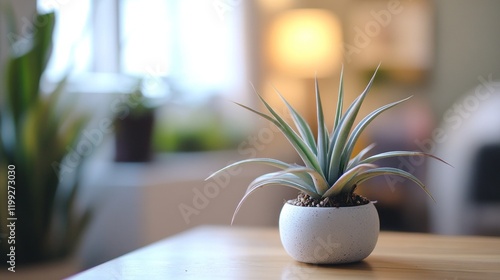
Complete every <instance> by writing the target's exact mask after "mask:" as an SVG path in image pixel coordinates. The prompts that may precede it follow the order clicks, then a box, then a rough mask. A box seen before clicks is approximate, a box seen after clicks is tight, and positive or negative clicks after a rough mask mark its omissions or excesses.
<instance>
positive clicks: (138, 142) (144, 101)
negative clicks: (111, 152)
mask: <svg viewBox="0 0 500 280" xmlns="http://www.w3.org/2000/svg"><path fill="white" fill-rule="evenodd" d="M148 101H151V100H149V99H148V98H146V97H145V96H144V95H143V93H142V91H141V89H140V85H139V87H138V88H137V89H136V90H135V91H134V92H132V93H130V94H129V95H128V96H127V102H126V103H127V104H128V107H127V111H126V113H127V114H122V113H121V114H118V115H117V116H115V118H114V127H115V161H117V162H147V161H149V160H151V153H152V152H151V150H152V134H153V127H154V121H155V110H156V105H154V104H152V102H148Z"/></svg>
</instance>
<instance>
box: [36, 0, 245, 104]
mask: <svg viewBox="0 0 500 280" xmlns="http://www.w3.org/2000/svg"><path fill="white" fill-rule="evenodd" d="M216 1H217V0H216ZM216 1H196V0H106V1H103V0H93V1H92V0H66V1H61V0H52V1H51V0H45V1H44V0H39V1H38V6H39V10H42V11H43V10H49V9H55V10H56V11H57V13H58V23H57V26H56V32H55V46H54V51H53V55H52V60H51V62H50V64H49V68H48V71H47V76H48V77H50V78H52V79H56V78H58V77H60V76H62V75H63V74H64V73H65V71H66V70H67V69H68V67H71V73H72V76H74V77H78V76H79V75H82V74H85V73H88V72H112V73H121V74H130V75H139V76H142V77H144V78H145V79H148V78H154V79H159V78H161V79H162V81H168V82H169V83H170V84H171V85H173V86H175V88H176V91H178V92H180V93H182V96H183V98H187V99H196V100H204V99H207V98H210V97H211V96H213V95H230V94H231V97H230V98H231V99H232V100H235V99H239V98H238V97H237V96H234V94H235V93H237V92H246V90H242V89H244V88H247V81H246V80H247V79H246V69H245V66H244V65H246V63H245V61H244V60H245V57H246V56H245V49H244V45H243V41H244V38H243V37H244V33H243V7H242V4H241V5H240V6H235V5H233V6H232V7H233V9H231V11H230V13H229V12H226V13H225V14H224V15H221V14H220V13H219V11H218V10H217V7H216V5H215V2H216ZM222 16H224V17H222Z"/></svg>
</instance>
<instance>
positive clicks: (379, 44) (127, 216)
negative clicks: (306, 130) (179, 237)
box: [0, 0, 500, 271]
mask: <svg viewBox="0 0 500 280" xmlns="http://www.w3.org/2000/svg"><path fill="white" fill-rule="evenodd" d="M0 3H1V4H2V6H1V9H2V13H1V17H0V28H1V29H0V30H1V33H0V34H2V35H1V36H2V37H1V39H0V66H1V68H0V71H1V72H0V73H1V77H2V78H3V80H2V90H3V88H4V84H6V83H8V81H9V77H12V76H11V75H10V74H9V73H10V72H9V71H12V69H11V68H8V65H9V62H8V61H9V57H11V56H12V55H16V52H18V51H19V49H20V47H19V43H18V42H23V41H26V42H28V41H30V40H31V39H33V38H35V37H36V36H37V35H36V34H37V30H38V29H39V28H40V27H41V26H45V25H46V23H45V22H44V21H41V20H40V19H38V18H36V17H35V16H34V15H35V13H36V11H38V12H39V13H47V12H51V11H53V12H55V18H56V23H55V26H54V30H53V46H52V53H51V56H50V60H48V62H47V65H46V67H45V69H44V72H43V76H41V82H40V91H41V96H42V97H41V98H42V99H43V98H44V96H48V95H50V94H48V93H49V92H51V91H52V90H53V89H54V88H56V87H57V86H58V85H60V82H61V80H62V79H63V78H65V83H64V87H63V90H62V93H61V96H60V99H61V100H63V101H64V102H62V101H61V103H63V104H67V103H71V104H72V107H71V109H69V110H70V113H69V114H68V115H65V116H64V117H62V119H63V120H65V119H66V118H71V116H74V115H79V114H81V115H85V116H86V122H85V125H84V126H82V127H80V129H79V130H78V133H77V138H75V140H74V141H73V142H71V144H67V145H65V146H61V147H59V148H61V149H62V150H63V151H65V154H64V156H63V157H61V159H60V161H56V160H54V161H52V162H51V163H48V164H45V165H44V166H43V168H47V166H48V165H50V168H49V169H50V170H52V171H53V172H54V174H58V176H59V178H61V174H64V176H67V177H71V178H74V179H73V180H75V181H76V182H78V189H77V191H75V193H76V194H75V199H74V204H72V205H74V208H75V209H76V210H75V211H74V215H75V216H76V217H81V215H82V213H86V212H87V210H88V209H90V210H91V211H90V213H91V214H90V215H89V218H88V221H87V222H86V223H85V224H86V226H85V227H83V230H81V232H82V234H81V238H80V239H79V241H78V242H77V245H76V247H75V250H74V251H73V252H72V253H71V254H70V256H71V260H72V261H71V268H70V271H71V269H73V270H75V269H78V270H80V269H85V268H88V267H91V266H95V265H97V264H99V263H102V262H104V261H106V260H109V259H112V258H115V257H117V256H120V255H122V254H124V253H126V252H129V251H131V250H134V249H136V248H139V247H142V246H144V245H146V244H149V243H151V242H154V241H157V240H160V239H162V238H164V237H167V236H170V235H172V234H176V233H179V232H181V231H183V230H186V229H189V228H192V227H194V226H197V225H202V224H223V225H228V224H229V223H230V220H231V216H232V213H233V210H234V209H235V207H236V205H237V203H238V201H239V199H240V198H241V196H242V194H243V193H244V191H245V189H246V186H247V184H248V183H249V182H251V180H252V179H253V178H254V177H255V176H257V175H259V174H261V173H263V172H266V171H267V169H266V168H263V167H259V166H256V167H253V166H247V167H245V168H241V169H238V170H233V171H232V172H231V173H226V174H223V175H222V176H219V177H217V178H215V179H214V180H210V181H204V179H205V178H206V177H207V176H208V175H209V174H211V172H213V171H215V170H217V169H219V168H220V167H223V166H225V165H226V164H228V163H230V162H234V161H237V160H239V159H243V158H249V157H276V158H278V159H281V160H284V161H287V162H298V161H299V160H300V159H299V158H298V157H297V156H296V155H295V154H294V152H293V151H292V149H291V147H290V146H289V145H288V143H287V142H286V140H284V139H283V138H282V137H281V136H280V135H279V133H277V131H276V129H275V128H274V127H272V126H271V125H270V124H268V123H266V122H264V121H262V120H259V119H258V118H255V116H254V115H252V114H250V113H249V112H247V111H245V110H242V109H241V108H239V107H238V106H236V105H235V104H234V103H233V102H239V103H243V104H246V105H249V106H251V107H254V108H259V106H260V105H259V104H258V102H257V100H256V96H255V94H254V92H253V88H255V90H256V91H257V92H259V93H261V94H262V95H263V96H264V97H265V98H266V99H267V100H269V102H270V103H271V104H272V105H273V106H280V101H279V100H278V99H277V95H276V94H275V92H274V89H273V87H276V88H277V89H278V90H279V91H280V92H281V93H282V94H283V95H284V96H285V98H287V99H288V100H289V101H290V103H291V104H292V105H293V106H295V107H296V108H297V109H298V111H300V112H302V113H304V114H305V115H306V116H307V117H308V118H309V119H313V118H314V115H315V111H314V106H313V104H314V98H313V96H314V83H313V81H314V77H315V76H316V77H317V78H318V81H319V84H320V88H321V93H322V98H323V104H324V106H325V107H326V108H327V109H326V112H325V114H326V119H328V120H332V121H333V114H334V108H335V106H334V104H335V102H336V96H337V91H338V85H339V75H340V71H341V68H342V65H343V67H344V87H345V92H346V94H347V96H346V104H347V103H350V102H351V101H352V100H354V98H355V97H356V96H357V95H358V94H359V93H360V92H361V91H362V90H363V89H364V86H365V85H366V83H367V82H368V79H369V77H370V76H371V75H372V73H373V71H374V70H375V68H376V67H377V65H378V64H379V62H380V63H381V68H380V70H379V73H378V75H377V78H376V81H375V84H374V86H373V88H372V90H371V92H370V95H369V96H368V98H367V100H366V102H365V104H364V107H362V111H361V113H360V115H361V116H364V115H365V114H366V113H367V112H370V111H372V110H374V109H376V108H378V107H380V106H382V105H384V104H386V103H388V102H393V101H396V100H399V99H402V98H405V97H407V96H413V98H412V99H411V100H410V101H409V102H405V103H404V104H403V105H401V106H399V107H397V108H395V109H393V110H392V111H388V112H386V113H384V114H383V115H382V117H381V118H380V119H379V120H377V121H375V122H374V123H373V124H372V125H371V127H369V129H368V130H367V131H366V132H365V133H364V134H363V135H362V137H361V139H360V143H359V145H360V147H361V146H366V145H368V144H370V143H376V145H377V146H376V150H377V151H383V150H400V149H405V150H422V151H424V152H428V153H432V154H435V155H437V156H439V157H441V158H443V159H445V160H446V161H447V162H449V163H450V164H451V165H453V167H449V166H447V165H445V164H442V163H440V162H437V161H432V160H425V161H423V160H421V159H415V158H407V159H406V158H403V159H397V160H393V161H387V162H380V164H381V165H382V164H384V165H388V166H395V167H402V168H404V169H406V170H407V171H409V172H411V173H413V174H416V175H417V176H418V177H419V178H422V179H424V181H425V182H426V184H427V185H428V187H429V189H430V192H431V193H432V194H433V196H434V198H435V199H436V202H435V203H434V202H433V201H432V200H431V199H430V198H429V197H428V196H426V194H425V193H424V192H423V191H422V190H420V189H419V188H418V186H416V185H414V184H412V183H411V182H407V181H404V180H400V179H398V178H387V177H381V178H379V179H377V180H375V179H374V180H371V181H367V182H366V183H364V184H363V185H362V186H361V187H360V188H359V190H360V192H361V193H362V194H364V195H365V196H367V197H368V198H369V199H371V200H376V201H378V202H377V205H376V206H377V209H378V211H379V214H380V218H381V227H382V229H383V230H396V231H417V232H434V233H439V234H477V235H500V220H499V219H498V214H499V213H500V173H499V172H498V171H499V170H500V169H499V168H500V165H499V163H498V162H499V159H500V110H499V108H500V82H499V81H498V79H500V51H499V50H500V36H498V35H499V34H498V27H500V18H499V17H498V15H497V14H498V12H500V2H498V1H493V0H491V1H487V0H480V1H465V0H460V1H456V0H453V1H452V0H443V1H423V0H419V1H409V0H376V1H367V0H355V1H347V0H342V1H319V0H318V1H305V0H279V1H264V0H259V1H238V0H197V1H195V0H184V1H180V0H179V1H177V0H142V1H138V0H101V1H96V0H64V1H63V0H52V1H50V0H45V1H44V0H38V1H36V0H22V1H11V0H2V1H0ZM11 21H13V22H15V23H16V26H17V27H16V29H15V30H12V29H11V28H10V26H11V24H10V22H11ZM9 75H10V76H9ZM4 77H5V78H4ZM0 102H1V103H0V104H2V110H4V112H7V111H8V110H9V109H8V105H9V104H10V103H9V102H8V98H7V97H5V96H4V95H2V96H1V98H0ZM6 108H7V109H6ZM58 108H59V107H58ZM64 108H65V107H64V105H62V110H64ZM68 108H69V107H68ZM260 109H262V108H260ZM66 110H68V109H67V108H66ZM41 118H44V117H43V116H41ZM5 120H6V118H3V119H2V121H3V122H4V124H3V125H2V126H0V128H2V130H1V133H2V137H3V139H4V140H5V139H8V138H9V137H10V136H8V135H9V133H11V132H10V131H11V130H9V126H8V125H5V122H6V121H5ZM328 124H329V125H330V126H331V123H328ZM10 129H12V128H10ZM26 137H28V138H29V137H32V138H34V139H35V140H33V139H32V140H31V141H37V140H38V139H39V138H37V136H36V134H35V135H31V136H26ZM29 139H31V138H29ZM6 142H8V141H6ZM53 145H54V146H55V145H59V144H57V143H46V144H45V149H49V150H50V149H51V148H52V147H53ZM6 147H8V145H7V146H5V145H4V147H3V149H6V152H5V154H7V155H8V154H9V151H8V149H7V148H6ZM76 173H78V174H76ZM76 175H78V176H77V177H75V176H76ZM17 176H18V177H20V176H30V174H21V173H20V171H19V170H18V171H17ZM0 178H1V177H0ZM2 184H4V183H3V182H2ZM61 189H64V188H61ZM295 195H296V193H295V192H294V191H290V190H287V189H285V188H280V187H276V188H274V189H263V190H261V191H260V192H257V193H256V194H255V196H253V197H251V198H250V199H249V200H248V202H247V203H246V204H245V205H244V206H243V207H242V209H241V211H240V213H239V214H238V216H237V218H236V220H235V225H240V226H241V225H245V226H276V225H277V222H278V216H279V211H280V209H281V206H282V204H283V202H284V201H285V200H287V199H291V198H293V197H294V196H295ZM2 199H3V198H2ZM72 203H73V202H72ZM4 210H5V209H1V211H4ZM72 213H73V212H72ZM55 214H56V215H57V211H56V212H55ZM2 217H3V216H2ZM70 218H71V217H70ZM2 222H3V221H2Z"/></svg>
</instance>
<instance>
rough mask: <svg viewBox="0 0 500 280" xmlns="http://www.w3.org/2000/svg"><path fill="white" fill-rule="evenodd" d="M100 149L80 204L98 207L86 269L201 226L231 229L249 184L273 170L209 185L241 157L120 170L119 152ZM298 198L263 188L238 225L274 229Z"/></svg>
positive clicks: (216, 155)
mask: <svg viewBox="0 0 500 280" xmlns="http://www.w3.org/2000/svg"><path fill="white" fill-rule="evenodd" d="M112 142H113V141H109V142H108V144H112ZM101 148H103V149H102V151H103V153H96V157H97V158H94V159H92V160H90V161H89V162H88V164H87V166H86V168H85V169H84V171H85V173H84V174H85V176H84V177H85V178H86V181H85V182H83V183H82V184H83V185H82V191H83V192H82V203H83V204H85V203H87V202H94V203H97V205H98V207H97V209H96V214H95V217H94V219H93V220H92V222H91V223H90V225H89V228H88V231H87V232H86V234H85V236H84V238H83V240H82V245H81V247H80V251H79V257H80V258H81V259H82V262H83V268H89V267H93V266H96V265H98V264H101V263H103V262H105V261H108V260H110V259H113V258H116V257H118V256H120V255H123V254H125V253H128V252H130V251H132V250H135V249H137V248H140V247H143V246H145V245H147V244H150V243H152V242H155V241H158V240H160V239H162V238H165V237H166V236H170V235H173V234H176V233H179V232H182V231H184V230H187V229H190V228H192V227H195V226H199V225H203V224H219V225H229V224H230V223H231V217H232V215H233V212H234V209H236V205H237V204H238V202H239V200H240V199H241V197H242V195H243V193H244V192H245V190H246V188H247V185H248V184H249V183H250V182H251V181H252V180H253V179H254V178H255V177H256V176H257V175H259V174H261V173H265V172H268V171H269V170H268V169H267V167H261V166H255V165H252V166H247V167H242V168H240V169H239V171H238V172H239V173H238V176H228V177H220V178H218V179H217V180H215V179H214V180H208V181H204V180H205V178H207V177H208V175H210V174H211V173H212V172H214V171H215V170H217V169H219V168H220V167H222V166H225V165H226V164H227V163H228V162H231V161H236V160H237V159H240V158H241V157H242V156H241V155H240V154H238V152H237V151H219V152H200V153H194V152H193V153H169V154H157V155H155V157H154V158H153V159H152V160H151V161H150V162H148V163H116V162H113V161H112V160H111V159H112V156H113V155H112V151H113V149H106V146H105V145H103V146H102V147H101ZM104 151H107V153H108V154H107V155H106V154H105V153H104ZM214 183H215V184H216V185H217V186H218V187H215V185H214ZM207 194H208V195H207ZM293 195H296V192H295V191H291V192H290V191H289V190H288V189H286V188H285V187H281V188H280V187H278V188H264V189H262V190H261V191H260V192H257V193H256V194H255V196H252V197H251V198H249V199H248V200H247V201H246V203H245V205H243V207H242V208H241V210H240V211H239V213H238V216H237V217H236V219H235V221H234V223H235V225H244V226H276V225H277V224H278V215H279V211H280V209H281V207H282V205H283V201H284V200H285V199H291V198H292V197H293ZM181 209H182V211H181Z"/></svg>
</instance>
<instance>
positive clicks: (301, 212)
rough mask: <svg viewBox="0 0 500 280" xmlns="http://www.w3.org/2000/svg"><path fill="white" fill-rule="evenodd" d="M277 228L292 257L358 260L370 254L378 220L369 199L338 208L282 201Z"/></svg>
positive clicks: (320, 261)
mask: <svg viewBox="0 0 500 280" xmlns="http://www.w3.org/2000/svg"><path fill="white" fill-rule="evenodd" d="M279 231H280V237H281V243H282V244H283V247H284V248H285V251H286V252H287V253H288V254H289V255H290V256H291V257H292V258H294V259H295V260H297V261H300V262H305V263H315V264H341V263H350V262H357V261H361V260H363V259H364V258H366V257H368V255H370V254H371V252H372V251H373V249H374V248H375V245H376V244H377V239H378V234H379V231H380V222H379V217H378V213H377V209H375V206H374V204H373V203H372V202H371V203H368V204H366V205H361V206H353V207H340V208H335V207H302V206H295V205H291V204H289V203H285V205H284V206H283V208H282V210H281V214H280V220H279Z"/></svg>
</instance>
